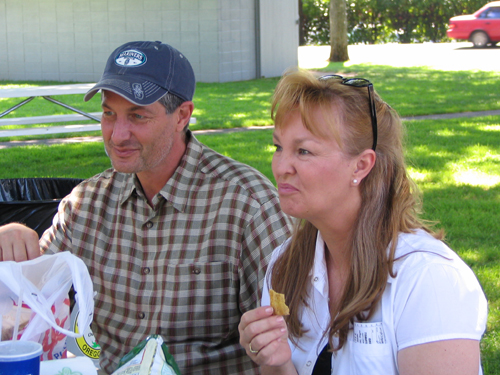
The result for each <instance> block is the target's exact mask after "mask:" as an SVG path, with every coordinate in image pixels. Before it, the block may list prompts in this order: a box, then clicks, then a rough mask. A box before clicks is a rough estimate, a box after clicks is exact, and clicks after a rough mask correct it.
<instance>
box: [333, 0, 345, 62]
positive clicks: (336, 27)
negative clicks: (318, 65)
mask: <svg viewBox="0 0 500 375" xmlns="http://www.w3.org/2000/svg"><path fill="white" fill-rule="evenodd" d="M330 47H331V50H330V61H339V62H343V61H348V60H349V54H348V53H347V12H346V0H331V1H330Z"/></svg>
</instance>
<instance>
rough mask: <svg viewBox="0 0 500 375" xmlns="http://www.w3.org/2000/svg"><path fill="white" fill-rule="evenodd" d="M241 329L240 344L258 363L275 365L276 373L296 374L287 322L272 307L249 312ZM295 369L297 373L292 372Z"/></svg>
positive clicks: (245, 315) (242, 318) (240, 326)
mask: <svg viewBox="0 0 500 375" xmlns="http://www.w3.org/2000/svg"><path fill="white" fill-rule="evenodd" d="M238 330H239V331H240V344H241V345H242V346H243V347H244V348H245V350H246V352H247V354H248V355H249V356H250V358H252V360H253V361H254V362H255V363H257V364H258V365H260V366H272V367H273V373H280V371H287V372H286V373H287V374H290V373H292V374H293V373H296V372H295V368H294V366H293V363H292V360H291V357H292V352H291V350H290V345H289V344H288V330H287V326H286V323H285V320H284V319H283V317H282V316H277V315H273V308H272V307H270V306H263V307H258V308H256V309H254V310H251V311H247V312H246V313H245V314H243V316H242V317H241V322H240V325H239V326H238ZM282 366H283V367H282ZM279 367H282V368H281V369H280V368H279ZM291 369H293V372H290V370H291Z"/></svg>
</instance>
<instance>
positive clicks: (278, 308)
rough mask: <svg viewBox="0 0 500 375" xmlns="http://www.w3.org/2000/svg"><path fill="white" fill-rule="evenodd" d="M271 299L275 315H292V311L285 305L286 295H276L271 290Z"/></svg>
mask: <svg viewBox="0 0 500 375" xmlns="http://www.w3.org/2000/svg"><path fill="white" fill-rule="evenodd" d="M269 297H270V298H271V307H272V308H273V310H274V315H290V310H289V309H288V306H287V305H286V303H285V295H284V294H281V293H276V292H275V291H274V290H272V289H269Z"/></svg>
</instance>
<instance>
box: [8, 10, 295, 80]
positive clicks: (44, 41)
mask: <svg viewBox="0 0 500 375" xmlns="http://www.w3.org/2000/svg"><path fill="white" fill-rule="evenodd" d="M259 9H260V11H259ZM256 15H258V17H257V18H256ZM260 18H262V19H261V20H260ZM297 18H298V10H297V1H295V0H0V79H2V80H34V81H39V80H49V81H76V82H93V81H96V80H98V79H99V77H100V75H101V72H102V69H103V67H104V65H105V62H106V59H107V58H108V56H109V54H110V53H111V52H112V51H113V50H114V49H115V48H116V47H117V46H119V45H120V44H123V43H125V42H127V41H132V40H160V41H162V42H165V43H168V44H171V45H172V46H174V47H176V48H178V49H179V50H180V51H182V52H183V53H184V54H185V55H186V56H187V57H188V59H189V60H190V62H191V64H192V65H193V69H194V71H195V74H196V77H197V80H198V81H201V82H226V81H238V80H247V79H252V78H256V77H257V75H259V76H277V75H280V74H281V72H282V71H283V70H284V69H285V68H286V67H288V66H292V65H297V61H298V60H297V59H298V57H297V49H298V26H297V25H296V24H295V21H296V19H297ZM259 20H260V22H259ZM277 21H279V22H277ZM260 49H262V51H261V50H260Z"/></svg>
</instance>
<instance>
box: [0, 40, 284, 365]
mask: <svg viewBox="0 0 500 375" xmlns="http://www.w3.org/2000/svg"><path fill="white" fill-rule="evenodd" d="M194 90H195V77H194V73H193V69H192V68H191V65H190V63H189V61H188V60H187V58H186V57H185V56H184V55H183V54H182V53H180V52H179V51H177V50H176V49H175V48H173V47H171V46H169V45H167V44H164V43H161V42H130V43H126V44H124V45H122V46H120V47H118V48H117V49H116V50H115V51H114V52H113V53H112V54H111V56H110V57H109V59H108V61H107V64H106V67H105V70H104V73H103V75H102V78H101V79H100V81H99V82H98V83H97V84H96V85H95V86H94V87H93V88H92V89H91V90H90V91H89V92H88V93H87V94H86V95H85V100H90V99H91V98H92V97H93V96H94V95H95V94H96V93H97V92H98V91H101V101H102V108H103V115H102V119H101V126H102V135H103V140H104V145H105V149H106V153H107V154H108V156H109V158H110V160H111V163H112V166H113V168H111V169H108V170H106V171H104V172H102V173H101V174H99V175H96V176H94V177H92V178H89V179H88V180H86V181H84V182H82V183H81V184H80V185H78V186H77V187H76V188H75V189H74V190H73V191H72V192H71V193H70V194H69V195H68V196H67V197H66V198H64V199H63V200H62V201H61V204H60V205H59V210H58V213H57V215H56V217H55V218H54V223H53V225H52V227H51V228H49V229H48V230H47V231H46V232H45V233H44V235H43V236H42V238H41V239H40V243H39V244H38V238H37V236H36V232H33V231H31V230H30V229H28V228H26V227H24V226H21V225H20V224H9V225H7V226H4V227H3V228H0V250H1V252H0V255H1V256H2V260H25V259H32V258H35V257H36V256H38V255H40V249H41V252H42V253H56V252H59V251H71V252H72V253H74V254H76V255H78V256H80V257H81V258H82V259H83V260H84V261H85V263H86V264H87V267H88V269H89V272H90V274H91V277H92V280H93V282H94V288H95V292H96V296H95V311H94V323H93V325H92V330H93V333H94V334H95V337H96V339H97V341H98V342H99V344H100V345H101V347H102V352H101V360H100V364H101V368H102V370H103V371H104V372H105V373H111V372H113V371H114V370H115V369H116V367H117V365H118V361H119V360H120V359H121V358H122V357H123V356H124V355H125V354H127V353H128V352H129V351H130V350H131V349H132V348H134V347H135V346H136V345H137V344H139V342H141V341H142V340H144V339H145V338H146V337H147V336H148V335H152V334H158V335H161V336H162V337H163V339H164V340H165V341H166V343H167V345H168V347H169V350H170V352H171V353H172V354H173V356H174V358H175V360H176V362H177V364H178V365H179V367H180V370H181V373H183V374H257V373H258V369H257V368H256V367H255V365H254V364H253V362H252V361H251V360H250V359H249V357H247V356H246V354H245V350H244V349H243V348H242V347H240V345H239V343H238V341H239V338H238V323H239V321H240V317H241V315H242V314H243V313H244V312H245V311H247V310H251V309H253V308H255V307H256V306H257V304H258V301H259V300H260V298H259V293H260V289H261V283H262V279H263V276H264V274H265V269H266V267H267V263H268V260H269V255H270V253H271V251H272V250H273V249H274V248H275V247H276V246H277V245H279V244H281V243H282V242H283V241H284V240H285V239H286V238H287V237H288V235H289V222H288V219H287V218H286V217H285V216H284V214H282V213H281V211H280V208H279V203H278V197H277V194H276V191H275V189H274V186H273V185H272V184H271V183H270V182H269V181H268V180H267V179H266V177H264V176H263V175H262V174H260V173H259V172H258V171H256V170H254V169H252V168H251V167H249V166H247V165H244V164H242V163H238V162H236V161H234V160H232V159H229V158H227V157H224V156H222V155H220V154H218V153H216V152H215V151H213V150H211V149H209V148H208V147H206V146H205V145H203V144H201V143H200V142H199V141H198V140H197V139H196V138H195V137H194V136H193V134H191V132H190V131H189V129H188V125H189V119H190V117H191V114H192V112H193V108H194V105H193V102H192V99H193V94H194Z"/></svg>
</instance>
